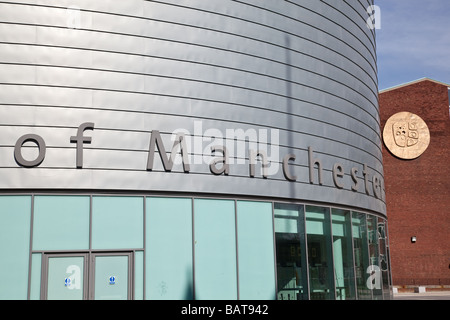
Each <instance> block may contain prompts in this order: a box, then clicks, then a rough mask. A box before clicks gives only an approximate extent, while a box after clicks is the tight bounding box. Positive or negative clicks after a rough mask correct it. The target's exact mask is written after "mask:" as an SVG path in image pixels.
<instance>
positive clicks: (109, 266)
mask: <svg viewBox="0 0 450 320" xmlns="http://www.w3.org/2000/svg"><path fill="white" fill-rule="evenodd" d="M129 259H130V257H129V256H128V255H111V256H108V255H105V256H96V257H95V278H94V279H95V295H94V299H95V300H127V299H128V298H129V289H130V287H129V286H130V283H129V281H130V277H129V273H128V272H129V271H130V270H129V268H128V267H129Z"/></svg>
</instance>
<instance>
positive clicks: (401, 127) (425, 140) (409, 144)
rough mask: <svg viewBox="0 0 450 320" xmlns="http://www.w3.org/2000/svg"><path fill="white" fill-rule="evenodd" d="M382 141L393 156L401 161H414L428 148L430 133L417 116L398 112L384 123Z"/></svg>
mask: <svg viewBox="0 0 450 320" xmlns="http://www.w3.org/2000/svg"><path fill="white" fill-rule="evenodd" d="M383 140H384V144H385V145H386V147H387V148H388V149H389V151H390V152H392V154H393V155H395V156H397V157H399V158H401V159H415V158H417V157H419V156H420V155H421V154H422V153H424V152H425V150H426V149H427V148H428V146H429V144H430V131H429V130H428V126H427V124H426V123H425V121H423V119H422V118H420V117H419V116H418V115H415V114H413V113H411V112H399V113H396V114H394V115H393V116H392V117H390V118H389V119H388V121H387V122H386V124H385V126H384V130H383Z"/></svg>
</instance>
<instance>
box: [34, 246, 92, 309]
mask: <svg viewBox="0 0 450 320" xmlns="http://www.w3.org/2000/svg"><path fill="white" fill-rule="evenodd" d="M43 263H44V267H43V270H44V274H43V280H44V285H43V286H42V291H41V297H42V299H46V300H85V299H87V270H88V267H87V265H88V257H87V254H72V255H70V254H46V255H44V259H43Z"/></svg>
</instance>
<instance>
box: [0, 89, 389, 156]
mask: <svg viewBox="0 0 450 320" xmlns="http://www.w3.org/2000/svg"><path fill="white" fill-rule="evenodd" d="M0 85H5V84H2V83H0ZM6 85H11V84H6ZM30 86H38V87H40V86H39V85H30ZM44 87H48V86H44ZM69 88H72V87H69ZM74 89H75V88H74ZM92 90H94V89H92ZM158 95H159V96H167V95H160V94H158ZM177 98H178V97H177ZM187 99H191V98H187ZM196 100H199V99H196ZM204 101H208V100H204ZM212 102H215V101H212ZM222 103H224V104H226V102H222ZM0 105H11V104H4V103H0ZM15 105H16V106H29V105H19V104H15ZM33 106H38V107H55V106H39V105H33ZM56 107H57V108H73V109H85V110H99V111H103V110H107V111H115V112H133V113H143V114H159V115H167V116H170V117H174V116H181V117H189V118H194V119H204V120H215V121H217V120H218V119H215V118H208V117H198V116H190V115H174V114H167V113H160V112H146V111H134V110H132V111H130V110H117V109H102V108H89V107H68V106H64V107H59V106H56ZM255 108H257V107H255ZM263 110H266V109H263ZM331 110H332V109H331ZM333 111H335V110H333ZM289 115H292V114H289ZM294 116H298V115H294ZM298 117H301V118H305V119H312V118H307V117H303V116H298ZM354 119H356V118H354ZM219 120H221V119H219ZM314 120H315V121H319V122H321V120H317V119H314ZM356 120H357V121H358V122H359V123H361V124H363V125H366V126H367V127H368V128H371V127H370V126H368V125H367V124H365V123H364V122H361V121H359V120H358V119H356ZM221 121H225V120H221ZM226 122H231V123H241V124H248V125H255V124H254V123H249V122H244V121H236V120H227V121H226ZM323 123H325V122H323ZM332 126H335V127H339V126H336V125H332ZM264 127H267V128H273V129H279V127H274V126H267V125H264ZM344 129H345V128H344ZM371 129H372V130H373V131H374V132H375V134H376V135H377V137H378V138H379V140H380V141H381V137H380V135H379V133H378V132H377V131H376V130H374V129H373V128H371ZM104 130H113V129H108V128H105V129H104ZM283 130H284V131H287V132H298V133H300V134H308V135H310V136H315V135H312V134H310V133H308V132H301V131H295V130H291V129H283ZM347 130H348V129H347ZM123 131H129V132H145V131H139V130H123ZM349 131H351V130H349ZM351 132H353V131H351ZM356 134H357V135H360V134H358V133H356ZM360 136H362V135H360ZM317 137H319V138H322V139H326V140H333V139H327V138H324V137H322V136H317ZM362 137H363V138H364V139H366V140H368V141H370V142H372V143H374V142H373V141H371V140H370V139H368V138H367V137H364V136H362ZM338 142H339V141H338ZM374 144H375V143H374ZM375 145H376V144H375ZM351 146H352V145H351ZM352 147H353V146H352ZM376 147H377V149H379V151H381V147H380V146H378V145H376ZM362 150H363V149H362ZM364 151H365V150H364Z"/></svg>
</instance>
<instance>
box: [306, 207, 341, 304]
mask: <svg viewBox="0 0 450 320" xmlns="http://www.w3.org/2000/svg"><path fill="white" fill-rule="evenodd" d="M305 216H306V234H307V243H308V265H309V285H310V298H311V300H329V299H334V277H333V255H332V248H331V226H330V214H329V209H328V208H321V207H313V206H306V213H305Z"/></svg>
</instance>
